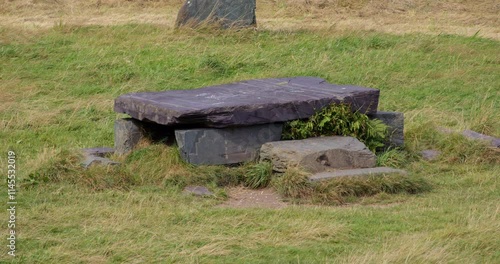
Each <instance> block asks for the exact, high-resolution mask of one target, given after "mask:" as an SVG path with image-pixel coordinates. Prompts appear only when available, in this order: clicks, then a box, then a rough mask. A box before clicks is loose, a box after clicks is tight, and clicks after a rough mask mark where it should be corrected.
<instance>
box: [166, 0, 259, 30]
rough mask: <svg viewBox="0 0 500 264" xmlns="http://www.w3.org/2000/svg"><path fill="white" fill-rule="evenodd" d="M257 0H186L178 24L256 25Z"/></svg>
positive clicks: (179, 14) (180, 11)
mask: <svg viewBox="0 0 500 264" xmlns="http://www.w3.org/2000/svg"><path fill="white" fill-rule="evenodd" d="M255 2H256V1H255V0H186V2H185V3H184V5H183V6H182V7H181V9H180V10H179V13H178V14H177V20H176V22H175V24H176V26H177V27H178V26H183V25H188V26H197V25H199V24H200V23H209V24H215V25H218V26H222V27H223V28H229V27H246V26H255V25H256V19H255Z"/></svg>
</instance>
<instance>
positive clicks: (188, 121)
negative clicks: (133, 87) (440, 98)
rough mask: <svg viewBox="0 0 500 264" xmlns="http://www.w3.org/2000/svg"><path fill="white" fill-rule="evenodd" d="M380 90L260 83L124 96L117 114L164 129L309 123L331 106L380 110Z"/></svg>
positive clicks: (309, 81) (313, 82) (299, 81)
mask: <svg viewBox="0 0 500 264" xmlns="http://www.w3.org/2000/svg"><path fill="white" fill-rule="evenodd" d="M378 99H379V90H376V89H370V88H363V87H357V86H349V85H333V84H329V83H327V82H326V81H325V80H323V79H321V78H313V77H296V78H278V79H260V80H250V81H242V82H237V83H231V84H225V85H217V86H211V87H205V88H200V89H193V90H171V91H163V92H143V93H130V94H125V95H121V96H119V97H118V98H116V99H115V106H114V110H115V111H116V112H118V113H125V114H128V115H130V116H131V117H133V118H135V119H138V120H149V121H153V122H155V123H158V124H162V125H176V124H179V125H197V126H200V127H216V128H221V127H231V126H248V125H257V124H267V123H275V122H284V121H289V120H294V119H304V118H308V117H310V116H311V115H313V114H314V113H315V112H316V111H317V110H319V109H321V108H323V107H325V106H327V105H330V104H332V103H341V102H343V103H348V104H350V105H351V107H352V109H353V110H357V111H360V112H362V113H372V114H375V113H376V112H377V107H378Z"/></svg>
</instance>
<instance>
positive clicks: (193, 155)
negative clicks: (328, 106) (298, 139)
mask: <svg viewBox="0 0 500 264" xmlns="http://www.w3.org/2000/svg"><path fill="white" fill-rule="evenodd" d="M282 128H283V125H282V124H279V123H275V124H266V125H258V126H249V127H238V128H219V129H217V128H205V129H188V130H176V131H175V138H176V140H177V145H178V146H179V151H180V154H181V157H182V158H183V159H184V160H185V161H186V162H189V163H191V164H196V165H201V164H205V165H222V164H235V163H240V162H246V161H253V160H256V159H257V157H258V153H259V149H260V147H261V146H262V144H264V143H267V142H271V141H276V140H279V139H280V137H281V130H282Z"/></svg>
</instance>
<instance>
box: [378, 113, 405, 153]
mask: <svg viewBox="0 0 500 264" xmlns="http://www.w3.org/2000/svg"><path fill="white" fill-rule="evenodd" d="M370 117H371V118H376V119H379V120H380V121H382V122H383V123H384V124H386V125H387V126H388V128H387V132H388V137H387V141H386V143H385V145H386V147H390V146H391V147H404V121H405V117H404V114H403V113H400V112H383V111H378V112H377V113H376V114H372V115H370Z"/></svg>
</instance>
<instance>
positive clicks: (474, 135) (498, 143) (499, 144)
mask: <svg viewBox="0 0 500 264" xmlns="http://www.w3.org/2000/svg"><path fill="white" fill-rule="evenodd" d="M438 130H439V131H441V132H443V133H445V134H453V133H456V132H455V131H454V130H452V129H450V128H447V127H438ZM462 135H463V136H464V137H466V138H468V139H472V140H483V141H485V142H487V143H488V144H489V145H490V146H492V147H494V148H500V138H496V137H492V136H488V135H484V134H481V133H478V132H476V131H473V130H468V129H466V130H464V131H462Z"/></svg>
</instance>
